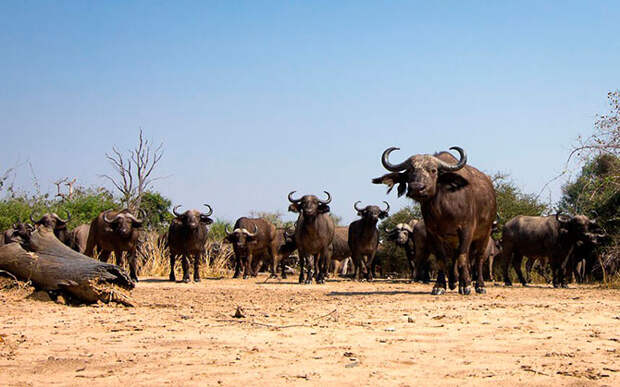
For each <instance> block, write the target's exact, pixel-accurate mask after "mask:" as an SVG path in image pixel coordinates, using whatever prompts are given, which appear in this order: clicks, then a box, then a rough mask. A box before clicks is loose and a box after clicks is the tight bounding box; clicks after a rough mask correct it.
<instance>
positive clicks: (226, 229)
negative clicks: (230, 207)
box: [224, 224, 232, 236]
mask: <svg viewBox="0 0 620 387" xmlns="http://www.w3.org/2000/svg"><path fill="white" fill-rule="evenodd" d="M224 232H225V233H226V235H227V236H228V235H231V234H232V232H230V231H228V224H226V225H225V226H224Z"/></svg>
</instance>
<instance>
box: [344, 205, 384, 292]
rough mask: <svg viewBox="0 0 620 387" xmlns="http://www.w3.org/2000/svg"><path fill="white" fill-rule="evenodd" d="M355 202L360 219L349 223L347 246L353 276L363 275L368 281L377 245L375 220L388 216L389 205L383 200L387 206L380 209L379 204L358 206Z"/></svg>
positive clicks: (359, 278)
mask: <svg viewBox="0 0 620 387" xmlns="http://www.w3.org/2000/svg"><path fill="white" fill-rule="evenodd" d="M357 203H359V202H357ZM357 203H355V205H354V208H355V210H356V211H357V214H358V215H359V216H360V217H361V219H358V220H355V221H353V222H352V223H351V224H350V225H349V237H348V241H349V248H350V249H351V257H352V258H353V262H354V263H355V278H356V279H357V280H358V281H359V280H361V278H362V275H364V276H365V277H366V279H367V280H368V281H372V279H373V277H372V270H371V268H372V265H373V262H374V259H375V254H376V253H377V247H378V246H379V230H377V222H378V221H379V219H385V218H386V217H387V216H388V211H389V209H390V205H389V204H388V203H387V202H384V203H385V204H386V206H387V208H386V209H385V210H382V209H381V208H379V206H366V207H364V208H358V207H357Z"/></svg>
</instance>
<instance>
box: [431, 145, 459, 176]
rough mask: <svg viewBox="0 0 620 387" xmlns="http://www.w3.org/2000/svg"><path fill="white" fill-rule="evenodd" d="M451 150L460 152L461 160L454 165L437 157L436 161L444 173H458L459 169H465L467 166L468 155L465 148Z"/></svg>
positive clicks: (456, 147) (455, 147) (454, 147)
mask: <svg viewBox="0 0 620 387" xmlns="http://www.w3.org/2000/svg"><path fill="white" fill-rule="evenodd" d="M450 150H455V151H457V152H459V154H460V155H461V159H460V160H459V162H458V163H456V164H454V165H452V164H448V163H446V162H445V161H443V160H440V159H438V158H437V157H435V160H436V161H437V163H438V164H439V169H441V170H442V171H448V172H454V171H458V170H459V169H461V168H463V167H464V166H465V164H467V153H465V151H464V150H463V148H461V147H458V146H453V147H452V148H450Z"/></svg>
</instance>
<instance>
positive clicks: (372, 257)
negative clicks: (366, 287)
mask: <svg viewBox="0 0 620 387" xmlns="http://www.w3.org/2000/svg"><path fill="white" fill-rule="evenodd" d="M368 264H369V266H370V270H368V272H367V273H366V279H367V280H368V281H372V280H373V279H374V277H375V253H372V254H369V255H368Z"/></svg>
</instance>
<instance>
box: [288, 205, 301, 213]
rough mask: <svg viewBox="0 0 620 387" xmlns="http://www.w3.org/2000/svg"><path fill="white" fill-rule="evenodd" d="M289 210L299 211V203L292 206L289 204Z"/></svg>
mask: <svg viewBox="0 0 620 387" xmlns="http://www.w3.org/2000/svg"><path fill="white" fill-rule="evenodd" d="M288 210H289V212H299V206H298V205H297V203H292V204H291V205H290V206H288Z"/></svg>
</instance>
